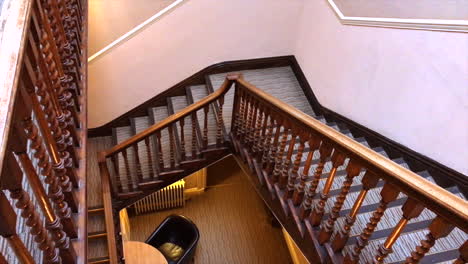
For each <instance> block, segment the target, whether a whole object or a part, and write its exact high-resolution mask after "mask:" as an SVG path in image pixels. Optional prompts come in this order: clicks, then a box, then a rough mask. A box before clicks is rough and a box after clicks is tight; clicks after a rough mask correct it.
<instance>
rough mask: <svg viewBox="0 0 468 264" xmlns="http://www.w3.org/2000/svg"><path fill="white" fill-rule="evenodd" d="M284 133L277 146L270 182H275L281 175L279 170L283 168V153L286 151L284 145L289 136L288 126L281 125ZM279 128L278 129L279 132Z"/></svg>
mask: <svg viewBox="0 0 468 264" xmlns="http://www.w3.org/2000/svg"><path fill="white" fill-rule="evenodd" d="M283 128H284V131H283V135H282V137H281V142H280V145H279V151H278V153H276V157H275V169H274V170H273V175H272V177H271V181H272V182H277V181H278V180H279V177H280V175H281V169H282V168H283V161H284V151H285V150H286V143H287V140H288V135H289V126H288V124H287V123H285V124H284V125H283ZM279 129H280V128H278V130H279Z"/></svg>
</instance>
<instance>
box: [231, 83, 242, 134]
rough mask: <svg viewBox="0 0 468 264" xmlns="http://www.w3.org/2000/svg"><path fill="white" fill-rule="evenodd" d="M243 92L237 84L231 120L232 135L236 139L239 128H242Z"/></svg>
mask: <svg viewBox="0 0 468 264" xmlns="http://www.w3.org/2000/svg"><path fill="white" fill-rule="evenodd" d="M241 94H242V91H241V90H240V88H239V83H237V82H236V83H235V90H234V105H233V107H232V116H233V118H232V120H231V134H232V135H233V136H235V137H238V136H239V126H240V113H241V108H242V107H243V106H242V105H243V102H242V96H241Z"/></svg>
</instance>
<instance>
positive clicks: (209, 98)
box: [105, 74, 240, 157]
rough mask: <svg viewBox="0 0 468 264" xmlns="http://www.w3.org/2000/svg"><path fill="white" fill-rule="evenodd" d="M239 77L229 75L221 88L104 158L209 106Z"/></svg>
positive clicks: (117, 147)
mask: <svg viewBox="0 0 468 264" xmlns="http://www.w3.org/2000/svg"><path fill="white" fill-rule="evenodd" d="M239 77H240V75H238V74H230V75H228V76H227V77H226V80H225V81H224V83H223V84H222V85H221V88H219V89H218V90H216V91H215V92H214V93H212V94H210V95H208V96H207V97H205V98H203V99H202V100H200V101H198V102H197V103H195V104H191V105H189V106H187V107H186V108H184V109H183V110H181V111H180V112H177V113H175V114H173V115H171V116H169V117H168V118H166V119H164V120H163V121H161V122H159V123H157V124H154V125H152V126H150V127H149V128H147V129H145V130H144V131H142V132H140V133H138V134H137V135H135V136H133V137H130V138H128V139H127V140H125V141H123V142H121V143H120V144H117V145H116V146H114V147H112V148H111V149H109V150H107V151H105V157H110V156H111V155H113V154H115V153H118V152H120V151H122V150H124V149H126V148H128V147H129V146H132V145H133V144H135V143H138V142H140V141H142V140H144V139H145V138H147V137H149V136H151V135H153V134H154V133H156V131H158V130H161V129H163V128H166V127H168V126H169V125H171V124H174V123H175V122H177V121H179V120H181V119H182V118H184V117H187V116H189V115H190V114H192V113H193V112H196V111H198V110H200V109H202V108H203V107H205V106H207V105H209V104H211V103H212V102H214V101H216V100H218V99H219V98H220V97H221V96H222V95H224V94H225V93H227V92H228V91H229V89H230V88H231V86H232V84H233V83H234V81H235V80H237V79H238V78H239Z"/></svg>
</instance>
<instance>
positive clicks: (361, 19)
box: [327, 0, 468, 33]
mask: <svg viewBox="0 0 468 264" xmlns="http://www.w3.org/2000/svg"><path fill="white" fill-rule="evenodd" d="M327 1H328V3H329V5H330V7H331V8H332V9H333V11H334V12H335V14H336V16H337V17H338V18H339V19H340V22H341V23H342V24H343V25H353V26H372V27H387V28H404V29H417V30H434V31H449V32H465V33H467V32H468V20H460V19H453V20H452V19H428V18H424V19H423V18H393V17H391V16H389V17H366V16H347V15H345V12H344V11H343V10H341V9H340V8H339V6H338V5H337V3H336V2H337V0H327ZM361 2H362V1H361Z"/></svg>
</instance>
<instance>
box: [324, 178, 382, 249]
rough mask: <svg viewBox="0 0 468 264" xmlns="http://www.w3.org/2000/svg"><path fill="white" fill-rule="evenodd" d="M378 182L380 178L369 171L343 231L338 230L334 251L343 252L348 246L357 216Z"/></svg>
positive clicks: (333, 246)
mask: <svg viewBox="0 0 468 264" xmlns="http://www.w3.org/2000/svg"><path fill="white" fill-rule="evenodd" d="M378 182H379V177H378V176H377V175H376V174H375V173H373V172H371V171H369V170H367V171H366V174H365V175H364V176H363V177H362V190H361V191H360V192H359V195H358V197H357V198H356V201H355V202H354V205H353V208H351V212H349V214H348V215H347V216H346V218H345V225H344V227H343V228H342V229H339V230H338V232H337V234H336V236H335V239H334V240H333V242H332V248H333V251H335V252H338V251H341V250H342V249H343V248H344V246H345V245H346V242H347V241H348V238H349V232H350V231H351V227H352V226H353V225H354V222H355V221H356V215H357V213H358V211H359V209H360V208H361V206H362V203H363V202H364V199H365V198H366V195H367V193H368V192H369V190H370V189H372V188H374V187H375V186H376V185H377V183H378Z"/></svg>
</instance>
